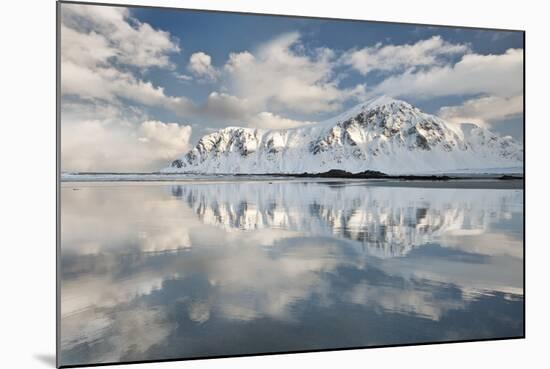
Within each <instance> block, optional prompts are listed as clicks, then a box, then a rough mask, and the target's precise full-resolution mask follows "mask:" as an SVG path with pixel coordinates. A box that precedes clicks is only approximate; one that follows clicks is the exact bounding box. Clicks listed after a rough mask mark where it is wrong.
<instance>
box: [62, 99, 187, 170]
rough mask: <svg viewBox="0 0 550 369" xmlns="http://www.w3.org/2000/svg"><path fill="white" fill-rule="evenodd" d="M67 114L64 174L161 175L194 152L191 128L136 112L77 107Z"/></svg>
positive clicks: (67, 107) (81, 105)
mask: <svg viewBox="0 0 550 369" xmlns="http://www.w3.org/2000/svg"><path fill="white" fill-rule="evenodd" d="M62 115H63V117H64V119H63V122H62V134H61V164H62V170H64V171H142V170H158V169H159V168H161V167H163V166H165V165H166V164H167V162H168V161H170V160H172V159H173V158H175V157H178V156H180V155H182V154H183V153H184V152H185V151H186V150H187V149H188V148H189V139H190V137H191V127H190V126H188V125H178V124H176V123H164V122H160V121H153V120H147V119H146V117H144V116H143V114H142V113H140V112H139V111H137V110H135V111H132V110H131V109H130V111H128V110H122V109H121V108H119V107H116V106H113V105H99V106H98V107H96V106H93V105H86V104H82V103H77V104H74V105H68V106H64V107H63V111H62Z"/></svg>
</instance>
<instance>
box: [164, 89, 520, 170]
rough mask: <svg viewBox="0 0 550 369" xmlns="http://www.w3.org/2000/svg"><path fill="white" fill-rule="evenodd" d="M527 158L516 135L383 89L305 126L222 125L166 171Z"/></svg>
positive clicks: (470, 164)
mask: <svg viewBox="0 0 550 369" xmlns="http://www.w3.org/2000/svg"><path fill="white" fill-rule="evenodd" d="M466 131H468V130H466ZM522 165H523V148H522V147H521V145H520V144H519V143H517V142H515V141H514V140H513V139H511V138H502V137H499V136H498V135H496V134H494V133H493V132H491V131H489V130H487V129H482V128H474V127H472V129H470V130H469V134H464V135H463V134H462V131H460V134H458V133H457V132H455V130H454V129H452V128H450V125H449V124H448V123H447V122H445V121H444V120H443V119H440V118H438V117H437V116H434V115H431V114H427V113H424V112H422V111H421V110H420V109H418V108H416V107H414V106H412V105H411V104H409V103H407V102H405V101H402V100H397V99H394V98H392V97H390V96H386V95H382V96H377V97H374V98H371V99H369V100H367V101H364V102H362V103H360V104H358V105H356V106H355V107H353V108H351V109H349V110H347V111H345V112H343V113H342V114H340V115H338V116H336V117H334V118H332V119H329V120H326V121H324V122H321V123H318V124H311V125H308V126H304V127H297V128H294V129H285V130H259V129H254V128H241V127H227V128H224V129H221V130H219V131H216V132H213V133H211V134H209V135H206V136H204V137H203V138H201V139H200V140H199V142H198V144H197V145H196V146H195V148H193V149H192V150H191V151H189V152H188V153H187V154H186V155H185V156H184V157H182V158H181V159H178V160H175V161H174V162H173V163H172V165H171V167H170V168H167V169H166V170H167V171H182V172H194V173H244V174H253V173H304V172H308V173H320V172H326V171H330V170H332V169H337V170H345V171H347V172H351V173H358V172H363V171H366V170H374V171H379V172H383V173H388V174H414V173H423V172H438V171H439V172H445V171H453V170H461V169H468V170H481V169H483V168H500V167H503V168H504V167H517V166H522Z"/></svg>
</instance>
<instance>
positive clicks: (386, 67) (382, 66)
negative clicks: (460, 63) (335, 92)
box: [341, 36, 469, 75]
mask: <svg viewBox="0 0 550 369" xmlns="http://www.w3.org/2000/svg"><path fill="white" fill-rule="evenodd" d="M468 50H469V48H468V46H467V45H463V44H453V43H450V42H447V41H444V40H443V39H442V38H441V36H433V37H431V38H429V39H426V40H420V41H418V42H416V43H414V44H405V45H383V44H382V43H378V44H376V45H375V46H372V47H366V48H363V49H358V50H357V49H356V50H350V51H348V52H346V53H344V54H343V55H342V58H341V61H342V63H344V64H346V65H350V66H352V67H353V68H355V69H356V70H358V71H359V72H360V73H361V74H363V75H366V74H368V73H370V72H373V71H376V70H381V71H394V70H400V69H405V68H411V67H414V68H416V67H420V66H432V65H440V64H442V63H443V62H444V61H443V60H442V57H444V56H449V55H455V54H463V53H466V52H467V51H468Z"/></svg>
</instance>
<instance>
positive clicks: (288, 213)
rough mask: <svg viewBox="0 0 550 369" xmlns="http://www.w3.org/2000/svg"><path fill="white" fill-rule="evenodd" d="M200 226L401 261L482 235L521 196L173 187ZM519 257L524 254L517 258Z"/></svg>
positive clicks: (280, 186) (318, 187) (355, 188)
mask: <svg viewBox="0 0 550 369" xmlns="http://www.w3.org/2000/svg"><path fill="white" fill-rule="evenodd" d="M172 194H173V195H174V196H175V197H178V198H181V199H183V200H184V201H185V202H186V203H187V204H188V205H189V208H191V209H193V211H194V212H195V213H196V214H197V216H198V217H199V219H200V220H201V221H202V222H203V223H205V224H209V225H215V226H218V227H221V228H223V229H224V230H227V231H231V230H243V231H254V230H259V229H285V230H292V231H299V232H302V233H307V234H315V235H323V236H335V237H340V238H344V239H348V240H353V241H358V242H359V243H361V244H362V246H364V247H365V248H366V249H367V250H368V251H369V252H371V253H372V254H374V255H377V256H403V255H405V254H407V253H408V252H409V251H411V250H412V249H413V248H414V247H417V246H420V245H424V244H427V243H430V242H433V241H435V240H436V239H439V238H440V237H442V236H444V235H445V234H448V233H450V232H456V231H459V230H460V231H463V232H467V233H470V234H471V233H476V232H477V233H483V232H484V231H485V230H487V229H488V228H490V225H491V223H496V222H499V221H502V220H505V219H507V218H510V217H511V216H512V212H514V211H518V209H517V205H518V204H519V205H521V202H522V193H521V191H504V192H501V191H487V190H475V189H469V190H465V189H444V188H440V189H428V188H389V187H368V186H361V185H348V186H341V185H338V184H336V185H334V184H332V185H331V184H326V183H325V184H319V183H302V184H288V183H270V184H268V185H266V184H265V183H245V184H241V183H229V184H224V185H219V184H202V185H195V186H173V187H172ZM517 251H519V252H521V249H519V250H517Z"/></svg>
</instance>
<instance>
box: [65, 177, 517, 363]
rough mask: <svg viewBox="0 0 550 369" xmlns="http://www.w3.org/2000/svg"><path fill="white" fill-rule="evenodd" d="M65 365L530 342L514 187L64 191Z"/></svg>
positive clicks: (227, 184)
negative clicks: (525, 332) (476, 341)
mask: <svg viewBox="0 0 550 369" xmlns="http://www.w3.org/2000/svg"><path fill="white" fill-rule="evenodd" d="M61 275H62V277H61V321H60V327H61V364H62V365H71V364H88V363H100V362H114V361H134V360H161V359H174V358H191V357H204V356H219V355H236V354H251V353H265V352H280V351H299V350H315V349H328V348H342V347H358V346H378V345H393V344H408V343H423V342H433V341H454V340H471V339H487V338H503V337H518V336H522V335H523V191H522V190H521V189H491V188H489V189H487V188H483V189H473V188H435V187H431V188H430V187H429V186H426V188H422V187H392V186H384V185H382V184H380V185H377V184H373V183H366V182H361V181H337V182H334V181H328V182H321V181H319V182H317V181H298V180H286V181H271V182H270V181H268V180H257V181H254V182H247V181H243V180H240V181H223V182H222V181H220V182H206V181H204V182H201V181H197V182H191V181H188V182H185V183H181V184H175V183H173V184H170V183H149V184H146V185H144V184H139V183H119V182H117V183H63V185H62V189H61Z"/></svg>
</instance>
